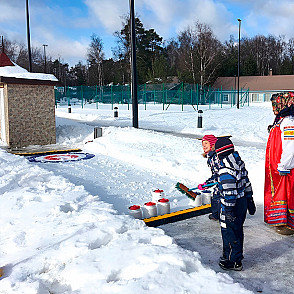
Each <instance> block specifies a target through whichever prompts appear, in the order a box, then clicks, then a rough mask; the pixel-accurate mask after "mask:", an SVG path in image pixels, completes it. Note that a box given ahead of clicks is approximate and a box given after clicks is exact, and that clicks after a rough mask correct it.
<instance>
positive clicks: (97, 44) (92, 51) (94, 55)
mask: <svg viewBox="0 0 294 294" xmlns="http://www.w3.org/2000/svg"><path fill="white" fill-rule="evenodd" d="M103 59H104V53H103V43H102V40H101V38H100V37H98V36H97V35H96V34H93V35H92V36H91V43H90V46H89V48H88V54H87V60H88V62H89V64H90V67H94V68H95V73H96V74H95V77H96V78H97V79H96V85H99V86H103V68H102V63H103Z"/></svg>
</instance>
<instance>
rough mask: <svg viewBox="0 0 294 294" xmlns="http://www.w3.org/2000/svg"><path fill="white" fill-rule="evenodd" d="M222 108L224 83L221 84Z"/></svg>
mask: <svg viewBox="0 0 294 294" xmlns="http://www.w3.org/2000/svg"><path fill="white" fill-rule="evenodd" d="M221 108H223V85H221Z"/></svg>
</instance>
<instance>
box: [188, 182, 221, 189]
mask: <svg viewBox="0 0 294 294" xmlns="http://www.w3.org/2000/svg"><path fill="white" fill-rule="evenodd" d="M216 184H218V182H215V183H210V184H206V185H203V186H202V187H203V188H206V187H212V186H214V185H216ZM197 189H198V187H195V188H191V189H189V190H188V191H193V190H197Z"/></svg>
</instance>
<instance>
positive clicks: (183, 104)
mask: <svg viewBox="0 0 294 294" xmlns="http://www.w3.org/2000/svg"><path fill="white" fill-rule="evenodd" d="M183 110H184V82H182V111H183Z"/></svg>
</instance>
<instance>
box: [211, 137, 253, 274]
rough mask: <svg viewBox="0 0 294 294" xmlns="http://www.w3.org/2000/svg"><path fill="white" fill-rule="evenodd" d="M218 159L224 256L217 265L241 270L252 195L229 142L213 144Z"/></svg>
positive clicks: (227, 140)
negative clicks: (246, 220) (245, 229)
mask: <svg viewBox="0 0 294 294" xmlns="http://www.w3.org/2000/svg"><path fill="white" fill-rule="evenodd" d="M215 152H216V156H217V160H216V161H214V165H215V170H216V174H215V181H216V182H217V183H218V184H217V186H218V189H219V193H220V225H221V235H222V239H223V255H222V256H221V257H220V261H219V266H220V267H221V268H222V269H225V270H237V271H240V270H242V268H243V266H242V259H243V241H244V233H243V224H244V221H245V218H246V212H247V209H248V211H249V213H250V214H254V213H255V210H256V209H255V204H254V201H253V198H252V195H253V192H252V187H251V183H250V181H249V179H248V173H247V170H246V168H245V164H244V162H243V161H242V160H241V158H240V155H239V153H238V152H237V151H235V150H234V145H233V143H232V141H231V140H230V139H229V138H227V137H223V138H219V139H218V140H217V141H216V143H215Z"/></svg>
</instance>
